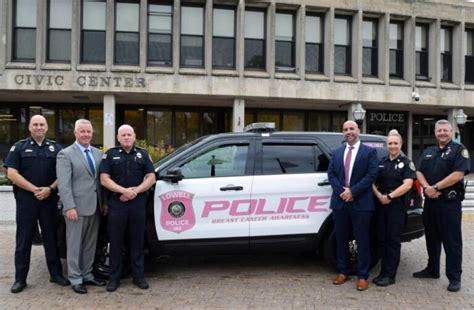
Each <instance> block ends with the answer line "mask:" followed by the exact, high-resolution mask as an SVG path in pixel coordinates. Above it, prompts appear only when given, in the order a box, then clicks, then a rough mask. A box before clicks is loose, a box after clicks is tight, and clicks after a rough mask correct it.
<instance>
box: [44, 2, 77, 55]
mask: <svg viewBox="0 0 474 310" xmlns="http://www.w3.org/2000/svg"><path fill="white" fill-rule="evenodd" d="M71 25H72V0H49V5H48V51H47V57H46V59H47V60H48V61H50V62H66V63H67V62H70V61H71Z"/></svg>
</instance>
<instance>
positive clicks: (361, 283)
mask: <svg viewBox="0 0 474 310" xmlns="http://www.w3.org/2000/svg"><path fill="white" fill-rule="evenodd" d="M368 288H369V282H368V281H367V280H366V279H359V280H358V281H357V290H358V291H365V290H366V289H368Z"/></svg>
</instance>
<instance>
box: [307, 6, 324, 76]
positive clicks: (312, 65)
mask: <svg viewBox="0 0 474 310" xmlns="http://www.w3.org/2000/svg"><path fill="white" fill-rule="evenodd" d="M305 23H306V25H305V41H306V52H305V66H306V72H308V73H323V71H324V65H323V64H324V34H323V33H324V32H323V19H322V17H321V16H319V15H307V16H306V21H305Z"/></svg>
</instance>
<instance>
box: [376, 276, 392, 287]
mask: <svg viewBox="0 0 474 310" xmlns="http://www.w3.org/2000/svg"><path fill="white" fill-rule="evenodd" d="M375 284H377V286H389V285H392V284H395V278H390V277H383V278H381V279H380V280H378V281H377V282H376V283H375Z"/></svg>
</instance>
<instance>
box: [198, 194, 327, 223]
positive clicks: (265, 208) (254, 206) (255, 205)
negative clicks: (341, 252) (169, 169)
mask: <svg viewBox="0 0 474 310" xmlns="http://www.w3.org/2000/svg"><path fill="white" fill-rule="evenodd" d="M329 198H330V196H329V195H323V196H306V197H286V198H280V201H279V203H278V207H277V208H276V209H274V208H272V206H270V205H268V204H267V200H266V199H265V198H258V199H238V200H214V201H206V202H204V208H203V210H202V214H201V217H202V218H207V217H209V214H211V212H212V213H214V212H223V211H226V212H227V213H228V215H229V216H246V215H266V214H283V213H308V212H327V211H328V208H326V207H325V206H327V205H328V203H329Z"/></svg>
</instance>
